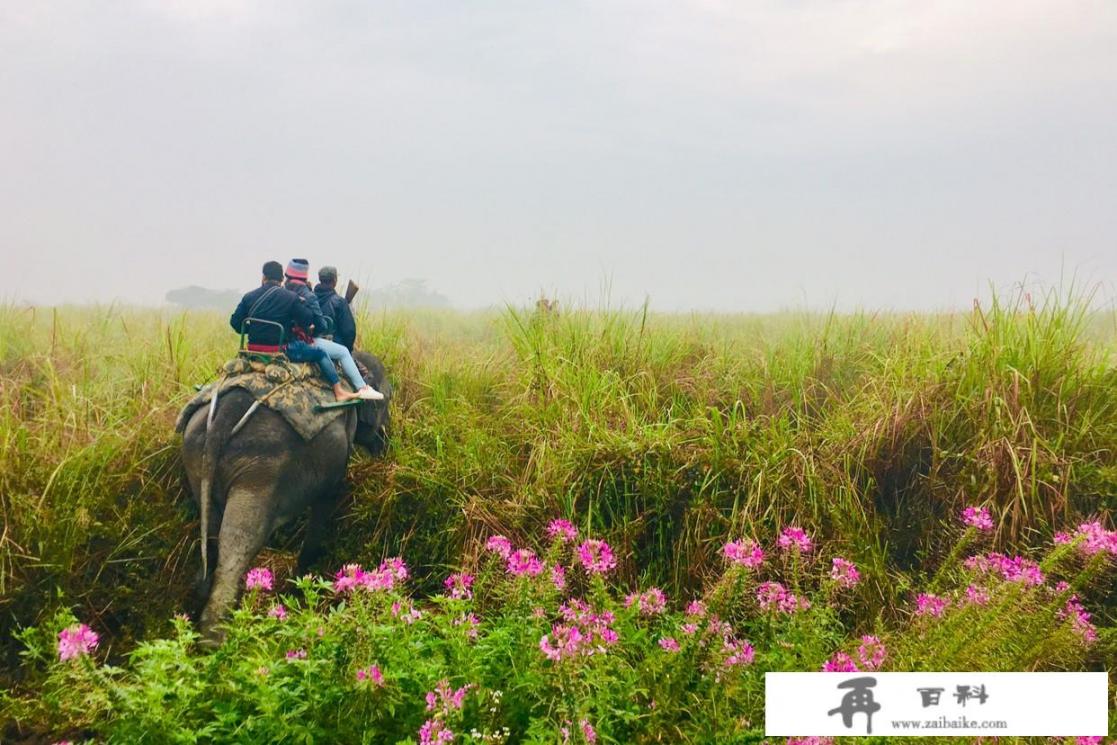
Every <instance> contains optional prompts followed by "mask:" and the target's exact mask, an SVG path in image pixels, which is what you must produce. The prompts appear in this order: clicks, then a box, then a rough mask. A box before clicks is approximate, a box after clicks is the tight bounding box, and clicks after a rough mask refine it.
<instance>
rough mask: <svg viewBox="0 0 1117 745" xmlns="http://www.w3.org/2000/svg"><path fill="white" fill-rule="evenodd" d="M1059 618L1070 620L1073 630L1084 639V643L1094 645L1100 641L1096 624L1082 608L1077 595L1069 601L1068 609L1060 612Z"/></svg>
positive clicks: (1072, 596)
mask: <svg viewBox="0 0 1117 745" xmlns="http://www.w3.org/2000/svg"><path fill="white" fill-rule="evenodd" d="M1058 616H1059V618H1060V619H1066V618H1069V619H1070V623H1071V628H1073V629H1074V631H1075V633H1076V634H1078V635H1079V636H1080V637H1082V641H1083V642H1085V643H1086V644H1087V645H1089V644H1093V643H1094V642H1096V641H1097V640H1098V631H1097V629H1096V628H1095V627H1094V624H1092V623H1091V622H1090V614H1089V613H1088V612H1087V611H1086V609H1085V608H1084V607H1082V603H1081V602H1080V601H1079V600H1078V596H1077V595H1071V596H1070V599H1069V600H1067V604H1066V607H1065V608H1064V609H1063V610H1061V611H1059V613H1058Z"/></svg>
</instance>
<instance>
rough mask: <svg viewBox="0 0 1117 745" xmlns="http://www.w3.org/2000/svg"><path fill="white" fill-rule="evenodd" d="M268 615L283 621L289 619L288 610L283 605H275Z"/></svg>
mask: <svg viewBox="0 0 1117 745" xmlns="http://www.w3.org/2000/svg"><path fill="white" fill-rule="evenodd" d="M268 615H269V616H270V617H272V618H275V619H277V620H280V621H282V620H284V619H286V618H287V609H286V608H284V607H283V606H282V605H273V606H272V608H271V610H269V611H268Z"/></svg>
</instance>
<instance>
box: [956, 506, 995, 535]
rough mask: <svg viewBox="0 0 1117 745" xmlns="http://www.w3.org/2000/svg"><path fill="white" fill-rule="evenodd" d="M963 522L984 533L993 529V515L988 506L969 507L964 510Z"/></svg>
mask: <svg viewBox="0 0 1117 745" xmlns="http://www.w3.org/2000/svg"><path fill="white" fill-rule="evenodd" d="M962 523H963V524H965V525H968V526H969V527H971V528H977V529H978V530H980V531H981V532H982V533H988V532H990V531H992V530H993V516H992V515H990V514H989V509H988V508H987V507H967V508H966V509H964V510H962Z"/></svg>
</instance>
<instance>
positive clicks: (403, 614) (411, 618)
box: [392, 601, 423, 626]
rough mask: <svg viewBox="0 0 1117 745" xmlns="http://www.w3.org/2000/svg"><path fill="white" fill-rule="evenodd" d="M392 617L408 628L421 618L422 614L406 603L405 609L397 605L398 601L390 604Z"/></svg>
mask: <svg viewBox="0 0 1117 745" xmlns="http://www.w3.org/2000/svg"><path fill="white" fill-rule="evenodd" d="M392 616H393V617H394V618H398V619H400V620H401V621H403V622H404V623H406V624H407V625H408V626H410V625H411V624H413V623H415V622H416V621H418V620H419V619H420V618H422V617H423V614H422V613H421V612H420V611H419V610H418V609H416V608H415V607H414V606H413V605H411V603H408V604H407V607H406V609H405V608H404V606H403V605H401V604H400V603H399V601H396V602H394V603H392Z"/></svg>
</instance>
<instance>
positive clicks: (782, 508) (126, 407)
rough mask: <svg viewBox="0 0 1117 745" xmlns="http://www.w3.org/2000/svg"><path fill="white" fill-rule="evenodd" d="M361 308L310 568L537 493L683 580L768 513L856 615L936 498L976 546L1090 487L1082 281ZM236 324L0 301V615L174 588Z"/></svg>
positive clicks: (90, 610)
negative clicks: (846, 302)
mask: <svg viewBox="0 0 1117 745" xmlns="http://www.w3.org/2000/svg"><path fill="white" fill-rule="evenodd" d="M359 326H360V340H361V345H362V346H363V347H364V348H366V349H370V350H371V351H374V352H376V353H378V354H380V355H381V356H382V358H383V359H384V361H385V363H386V365H387V367H388V370H389V375H390V377H391V379H392V382H393V386H394V387H395V389H396V391H397V396H396V399H395V401H394V403H393V412H392V415H393V423H392V430H393V432H392V434H393V438H392V448H391V450H390V452H389V454H388V457H387V458H385V459H382V460H373V459H370V458H367V457H364V456H360V455H359V456H357V458H356V459H355V462H354V463H353V465H352V468H351V497H352V499H351V503H350V505H349V507H348V509H347V511H346V514H345V515H344V516H343V518H342V526H341V529H340V530H339V531H338V535H339V538H338V541H337V543H336V545H335V548H334V551H333V553H332V554H331V555H330V556H329V557H328V558H327V559H326V560H324V564H325V565H326V566H333V565H335V564H336V563H338V562H339V561H341V560H346V561H350V560H363V561H368V562H370V563H372V562H373V561H374V560H376V559H379V558H380V557H382V556H384V555H394V554H401V555H404V556H406V557H408V560H409V561H410V562H411V563H412V564H413V565H415V569H416V571H417V573H418V576H419V579H420V582H421V581H422V578H423V577H424V575H427V574H429V575H431V577H432V578H439V577H441V576H444V574H443V570H444V569H445V567H447V566H449V565H451V564H452V563H455V562H456V561H457V559H458V557H459V552H461V551H463V550H468V549H469V547H470V546H472V545H474V544H475V542H474V541H473V539H476V538H480V537H483V536H486V535H488V534H489V533H490V532H502V533H505V534H508V535H510V536H513V537H515V538H516V539H517V540H520V541H528V540H530V538H531V536H533V535H536V534H538V532H539V531H538V528H540V526H541V525H542V524H543V523H544V521H545V520H548V519H550V518H551V517H553V516H555V515H556V514H561V515H564V516H568V517H570V518H571V519H574V520H576V521H577V522H578V523H579V525H580V526H582V527H583V528H584V529H585V530H587V531H589V532H592V533H594V534H598V535H602V536H603V537H607V538H608V539H609V540H610V541H611V542H612V543H613V544H614V545H615V546H617V547H619V549H620V551H619V554H620V556H619V558H620V559H621V566H620V570H621V572H622V574H623V575H624V576H625V577H627V578H628V579H637V578H639V579H642V580H645V581H649V582H657V583H661V584H664V585H665V586H667V587H668V588H693V587H697V586H698V585H700V584H701V583H702V581H703V580H704V579H706V578H708V576H709V575H710V573H711V571H712V568H713V567H714V566H715V565H716V561H715V559H716V558H717V557H716V552H717V551H718V549H719V548H720V546H721V544H722V543H723V542H724V540H725V538H726V536H736V535H753V536H756V537H760V538H766V539H768V538H771V536H772V535H774V533H775V532H776V531H777V530H778V529H779V528H780V527H781V526H783V525H786V524H788V523H792V522H795V523H798V524H801V525H804V526H807V527H809V528H810V529H811V530H812V531H813V532H815V533H816V534H818V535H820V536H823V537H824V538H825V539H826V540H827V541H829V542H832V543H833V544H835V547H836V548H837V549H840V550H841V551H842V552H843V553H844V554H845V555H848V556H850V558H853V559H854V560H856V561H857V562H858V564H859V565H860V566H862V567H864V568H865V573H866V579H867V581H866V582H864V583H863V584H862V585H861V590H860V592H861V596H860V597H859V598H858V600H857V602H856V603H854V604H853V606H852V607H851V609H850V611H849V612H850V613H852V614H854V615H855V616H857V617H859V618H863V619H864V620H865V621H866V622H867V623H868V622H871V620H872V619H873V618H876V617H877V616H878V615H879V614H881V613H889V612H890V609H891V608H893V607H894V606H895V603H896V601H897V599H898V597H899V596H900V595H901V594H903V593H904V592H906V590H907V588H908V587H909V586H910V584H911V582H913V581H915V580H916V579H918V578H919V575H920V574H921V573H923V571H924V569H923V568H924V566H928V565H929V563H928V560H929V559H934V558H937V557H941V556H942V555H943V554H944V552H945V551H947V550H948V549H949V547H947V546H942V545H938V543H937V542H936V540H937V536H939V535H941V531H936V527H937V526H938V525H940V524H941V521H942V520H943V519H944V518H947V517H953V516H954V515H956V513H957V511H958V510H959V509H960V508H961V506H963V505H969V504H989V505H992V506H995V507H996V509H997V512H998V514H1001V515H1004V516H1005V519H1004V521H1003V522H1002V524H1001V525H1000V528H999V533H998V534H997V536H996V537H995V540H996V542H997V543H998V544H1000V545H1001V546H1009V545H1017V544H1022V543H1025V542H1028V541H1029V539H1031V540H1033V541H1034V542H1038V540H1039V539H1042V538H1044V537H1049V536H1050V534H1051V532H1052V531H1053V530H1055V529H1058V528H1061V527H1063V526H1065V525H1067V524H1070V523H1072V522H1074V521H1075V520H1077V519H1078V518H1080V517H1092V516H1097V515H1102V516H1103V517H1104V516H1106V515H1108V514H1110V513H1111V512H1112V511H1113V509H1114V507H1115V495H1117V370H1115V368H1114V365H1113V360H1114V356H1113V351H1114V341H1115V339H1117V333H1115V327H1114V317H1113V315H1112V314H1100V315H1098V314H1094V315H1091V314H1090V313H1088V312H1087V302H1086V299H1084V298H1081V297H1069V298H1068V297H1065V296H1060V295H1058V294H1054V293H1053V294H1051V295H1048V296H1046V297H1043V298H1041V299H1038V300H1036V301H1033V300H1032V299H1031V298H1030V297H1028V296H1027V295H1024V294H1021V295H1019V296H1014V297H1012V298H1008V299H1004V300H997V301H995V302H994V303H993V304H992V305H991V306H988V307H982V308H976V309H975V310H974V311H973V312H972V313H970V314H959V315H938V316H935V315H895V314H869V313H860V314H852V315H841V316H839V315H834V314H831V315H814V314H794V313H785V314H776V315H765V316H709V315H661V314H654V313H650V312H648V310H647V309H646V308H642V309H636V310H613V309H603V310H594V311H589V310H572V311H563V312H560V313H539V312H535V311H529V310H521V309H514V308H510V309H507V310H505V311H503V312H487V313H471V314H465V313H451V312H438V313H435V312H431V313H394V312H386V313H379V314H375V315H367V314H366V315H363V316H362V317H361V318H360V319H359ZM235 344H236V340H235V336H234V335H233V333H232V332H231V331H230V330H229V329H228V328H227V325H226V323H225V320H224V318H223V316H221V315H220V314H203V313H190V314H172V313H166V312H159V311H144V310H135V309H122V308H117V307H96V308H59V309H54V310H52V309H31V308H21V307H17V306H7V307H3V308H0V510H2V513H3V529H2V532H0V619H2V620H0V626H2V627H3V628H4V629H5V630H8V629H14V628H16V627H17V626H22V625H27V624H31V623H34V622H36V621H38V620H40V619H42V618H43V617H44V616H45V614H48V613H52V612H53V611H54V609H55V608H57V607H58V606H62V605H69V606H76V607H78V608H79V609H80V613H81V615H82V617H83V618H86V619H89V620H90V621H92V622H94V623H96V624H98V625H99V627H100V628H103V629H107V630H110V631H111V632H112V638H113V639H114V641H115V643H117V644H119V645H121V647H122V648H123V647H126V646H129V645H130V644H131V642H132V640H134V639H136V638H140V637H143V636H144V635H145V634H147V633H148V631H149V627H150V625H151V624H153V623H160V624H165V623H167V621H166V619H167V618H168V617H169V615H170V613H171V612H173V611H175V610H178V609H180V608H182V607H184V605H185V604H186V603H187V587H188V582H189V579H190V577H191V575H192V572H193V571H194V570H195V569H196V564H197V555H196V554H197V542H196V536H197V530H196V515H195V514H194V511H193V510H192V508H191V507H190V505H189V500H188V499H187V498H186V494H185V492H184V483H183V480H182V473H181V470H182V469H181V465H180V463H179V460H178V444H179V443H178V440H177V438H176V436H175V435H174V434H173V432H172V423H173V421H174V417H175V415H176V413H177V411H178V409H179V408H180V407H181V406H182V404H183V403H184V402H185V401H186V400H188V399H189V397H190V396H191V395H192V393H193V384H194V383H197V382H202V381H205V380H208V379H211V378H212V377H213V376H214V374H215V371H216V370H217V368H218V366H219V364H220V363H221V362H222V361H223V360H224V359H225V358H227V357H228V356H230V355H231V354H232V352H233V350H234V348H235ZM297 540H298V535H297V531H295V530H288V531H285V532H284V533H283V534H282V535H280V536H279V537H277V539H276V541H275V545H274V546H273V549H274V551H275V552H276V555H277V556H278V558H279V559H282V557H283V556H284V555H285V554H286V552H290V551H291V550H292V549H293V548H294V546H295V545H296V541H297ZM431 581H432V582H434V581H436V580H435V579H432V580H431ZM1110 602H1112V598H1111V599H1110ZM1099 620H1101V622H1102V624H1103V625H1104V624H1105V623H1106V621H1105V619H1099ZM1109 623H1112V622H1111V621H1109ZM10 638H11V635H10V634H8V633H4V634H0V639H3V640H5V642H4V643H5V646H4V648H3V653H4V655H5V659H4V662H3V667H5V668H7V669H9V670H12V669H14V664H15V660H16V658H15V653H16V650H15V648H14V644H12V643H10V642H8V641H7V640H9V639H10Z"/></svg>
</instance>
